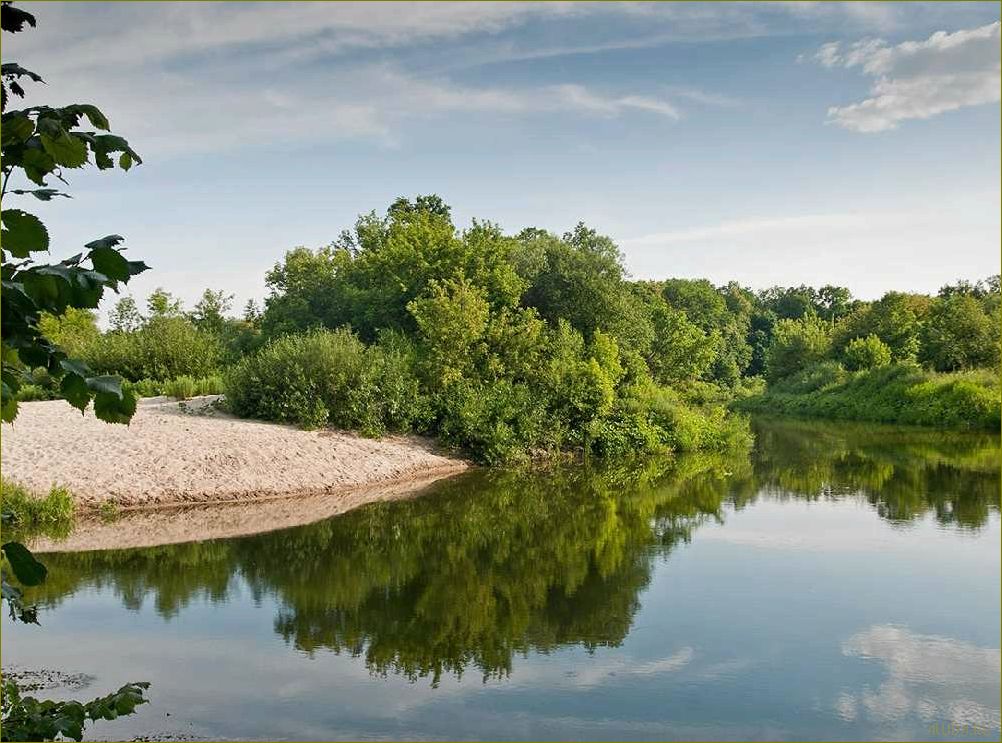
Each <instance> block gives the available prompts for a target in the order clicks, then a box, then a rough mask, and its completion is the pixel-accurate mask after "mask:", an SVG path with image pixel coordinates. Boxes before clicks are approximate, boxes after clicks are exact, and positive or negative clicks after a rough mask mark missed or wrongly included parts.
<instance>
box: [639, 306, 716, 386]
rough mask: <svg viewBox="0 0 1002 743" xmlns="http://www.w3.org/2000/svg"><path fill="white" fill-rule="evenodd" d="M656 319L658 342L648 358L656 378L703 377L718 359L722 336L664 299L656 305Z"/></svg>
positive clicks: (668, 381) (665, 381) (666, 380)
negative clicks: (697, 322) (692, 319)
mask: <svg viewBox="0 0 1002 743" xmlns="http://www.w3.org/2000/svg"><path fill="white" fill-rule="evenodd" d="M658 299H659V300H660V298H658ZM653 321H654V342H653V344H652V346H651V352H650V355H649V357H648V359H647V361H648V366H649V367H650V369H651V374H652V375H653V377H654V379H655V380H657V381H658V382H660V383H661V384H672V383H677V382H685V381H693V380H697V379H700V378H702V377H703V376H704V375H705V374H706V373H707V372H708V371H709V369H710V367H711V366H712V364H713V362H714V361H715V360H716V359H717V350H718V340H719V336H715V335H707V334H706V333H705V332H703V330H702V329H701V328H700V327H698V326H697V325H695V324H693V323H692V322H690V321H689V319H688V317H687V316H686V313H685V312H682V311H681V310H677V309H675V308H673V307H669V306H668V305H667V304H666V303H665V302H664V301H663V300H662V301H660V302H659V303H658V304H657V305H655V307H654V310H653Z"/></svg>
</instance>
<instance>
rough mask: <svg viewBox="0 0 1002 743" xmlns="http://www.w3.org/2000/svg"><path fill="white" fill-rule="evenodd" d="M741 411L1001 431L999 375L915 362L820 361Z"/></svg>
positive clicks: (740, 403) (746, 402)
mask: <svg viewBox="0 0 1002 743" xmlns="http://www.w3.org/2000/svg"><path fill="white" fill-rule="evenodd" d="M735 406H736V407H737V408H738V409H741V410H745V411H756V412H764V413H777V414H787V415H794V416H803V417H814V418H833V419H843V420H860V421H874V422H881V423H906V424H914V425H925V426H943V427H952V428H982V429H994V430H998V427H999V420H1000V415H1002V411H1000V407H1002V404H1000V395H999V378H998V374H997V373H996V372H995V371H993V370H989V369H982V370H977V371H968V372H949V373H938V372H930V371H927V370H924V369H922V368H921V367H919V366H917V365H914V364H892V365H885V366H879V367H876V368H873V369H868V370H862V371H858V372H850V371H846V370H845V369H844V368H843V367H842V366H840V365H839V364H837V363H835V362H831V361H828V362H822V363H820V364H816V365H815V366H812V367H809V368H807V369H804V370H803V371H801V372H798V373H797V374H794V375H792V376H790V377H788V378H787V379H785V380H783V381H782V382H779V383H776V384H773V385H771V386H770V387H769V389H768V390H767V391H766V392H765V394H762V395H758V396H754V397H749V398H746V399H744V400H741V401H738V402H736V403H735Z"/></svg>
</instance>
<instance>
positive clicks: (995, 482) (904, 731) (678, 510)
mask: <svg viewBox="0 0 1002 743" xmlns="http://www.w3.org/2000/svg"><path fill="white" fill-rule="evenodd" d="M753 428H754V432H755V434H756V445H755V448H754V449H753V450H752V451H751V452H750V453H743V452H741V453H732V454H730V455H713V456H711V455H698V456H688V457H682V458H679V459H676V460H661V461H648V462H645V463H642V464H639V465H638V464H636V463H634V464H631V465H628V466H627V465H622V466H618V467H617V466H612V467H610V466H606V467H589V466H560V467H553V468H547V469H546V470H543V471H478V472H471V473H469V474H467V475H462V476H460V477H458V478H454V479H450V480H448V481H445V482H442V483H439V484H437V485H434V486H432V487H431V488H430V489H429V492H428V494H426V495H424V496H422V497H420V498H416V499H410V500H403V501H396V502H387V503H377V504H372V505H369V506H365V507H363V508H360V509H358V510H356V511H353V512H351V513H348V514H344V515H341V516H337V517H334V518H331V519H327V520H324V521H320V522H318V523H314V524H310V525H308V526H302V527H296V528H291V529H285V530H281V531H274V532H269V533H266V534H260V535H256V536H251V537H242V538H237V539H229V540H213V541H206V542H197V543H189V544H180V545H171V546H164V547H154V548H147V549H132V550H109V551H95V552H83V553H67V554H51V555H48V556H47V557H46V561H47V563H48V565H49V568H50V578H49V580H48V581H47V582H46V584H45V585H44V586H42V587H41V588H40V589H39V590H37V591H35V592H34V594H33V598H34V599H35V600H36V601H38V603H39V605H40V612H39V614H40V621H41V622H42V626H41V627H22V626H15V625H13V624H12V623H10V622H9V621H6V620H5V623H4V630H5V631H4V633H3V657H4V665H5V667H7V666H9V665H11V664H14V665H20V666H24V667H28V666H36V667H41V666H44V667H47V668H52V667H55V668H60V669H64V670H65V671H66V672H68V673H77V674H87V675H89V676H93V677H94V681H93V683H92V684H91V687H90V688H89V689H87V690H85V691H80V690H79V689H78V690H75V691H74V692H73V693H68V692H67V695H68V696H76V697H88V696H96V695H97V694H99V693H103V692H104V691H106V690H110V689H111V688H117V686H118V685H120V684H121V683H124V682H125V681H129V680H149V681H151V682H152V683H153V686H152V688H151V695H152V698H153V703H152V704H151V705H148V706H147V707H146V708H143V711H142V712H141V713H140V714H138V715H136V716H134V717H132V718H125V719H122V720H118V721H115V722H113V723H103V724H102V725H101V726H99V727H96V728H95V730H94V733H93V734H92V737H102V736H104V737H111V738H120V737H133V736H138V735H150V734H154V735H156V734H158V732H159V733H163V734H169V735H180V734H185V735H188V736H194V737H199V736H201V737H208V738H210V739H218V738H258V739H268V740H274V739H292V740H296V739H314V740H317V739H320V740H322V739H359V738H408V739H413V738H446V739H449V738H452V739H457V738H458V739H609V738H616V739H654V740H657V739H686V738H702V739H760V738H766V739H791V740H792V739H800V740H803V739H878V738H879V739H886V738H905V739H913V740H914V739H921V740H943V739H964V740H968V739H969V740H997V739H998V737H999V733H998V726H999V691H1000V687H999V676H1000V667H999V644H1000V643H999V626H1000V593H999V590H1000V589H999V584H1000V569H999V560H1000V557H999V555H1000V518H999V488H1000V477H999V471H1000V464H1002V458H1000V450H999V437H998V436H997V435H992V434H987V433H949V434H948V433H944V432H942V431H937V430H930V429H916V428H901V427H891V426H875V425H870V424H852V423H850V424H841V423H840V424H825V423H820V422H809V421H796V420H789V419H787V420H775V419H773V420H768V419H762V418H755V419H753ZM91 692H93V693H91ZM59 693H60V692H59V691H58V690H56V691H54V692H53V696H54V697H56V696H58V694H59ZM168 713H169V715H168ZM964 726H966V727H964Z"/></svg>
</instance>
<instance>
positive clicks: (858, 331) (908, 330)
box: [835, 292, 924, 361]
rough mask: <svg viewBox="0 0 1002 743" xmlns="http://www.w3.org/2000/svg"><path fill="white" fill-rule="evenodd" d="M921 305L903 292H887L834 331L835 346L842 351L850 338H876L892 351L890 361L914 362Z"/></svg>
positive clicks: (851, 314) (853, 313) (921, 303)
mask: <svg viewBox="0 0 1002 743" xmlns="http://www.w3.org/2000/svg"><path fill="white" fill-rule="evenodd" d="M923 305H924V303H923V302H922V301H921V300H920V299H919V298H917V297H915V296H913V295H909V294H904V293H902V292H887V294H885V295H884V296H883V297H881V298H880V300H878V301H876V302H873V303H872V304H870V305H865V306H861V307H859V308H857V309H856V310H854V311H853V312H851V313H850V314H849V315H848V316H847V317H846V318H845V319H844V320H843V321H842V322H841V323H839V325H838V328H837V330H836V341H835V345H836V346H837V347H839V348H841V349H844V348H845V347H846V345H847V344H848V343H849V341H851V340H852V339H853V338H865V337H866V336H868V335H875V336H877V337H878V338H880V340H882V341H883V342H884V343H885V344H886V345H887V347H888V348H890V349H891V359H892V360H893V361H911V360H914V359H915V357H916V355H917V354H918V350H919V329H920V327H921V323H920V320H919V318H920V315H921V314H922V312H923V311H924V307H923Z"/></svg>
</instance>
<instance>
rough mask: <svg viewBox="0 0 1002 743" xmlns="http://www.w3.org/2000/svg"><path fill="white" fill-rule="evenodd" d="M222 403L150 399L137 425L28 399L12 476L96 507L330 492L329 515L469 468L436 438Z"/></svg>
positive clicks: (12, 450)
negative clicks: (291, 420) (246, 413)
mask: <svg viewBox="0 0 1002 743" xmlns="http://www.w3.org/2000/svg"><path fill="white" fill-rule="evenodd" d="M213 400H214V398H213V397H204V398H195V399H194V400H191V401H188V403H186V404H181V405H179V404H178V403H177V402H176V401H173V400H169V399H167V398H164V397H154V398H147V399H144V400H141V401H140V403H139V406H138V409H137V410H136V415H135V417H133V419H132V422H131V424H130V425H129V426H122V425H111V424H107V423H104V422H103V421H100V420H98V419H97V418H95V417H94V415H93V413H91V412H90V411H88V412H87V414H86V415H81V414H80V413H79V411H77V410H74V409H73V408H71V407H70V406H69V405H67V404H66V402H64V401H62V400H52V401H48V402H30V403H22V404H21V406H20V413H19V415H18V418H17V420H16V421H15V422H14V423H13V424H4V425H3V426H2V437H0V456H2V467H3V475H4V477H7V478H10V479H13V480H15V481H17V482H19V483H21V484H23V485H25V486H27V487H28V488H30V489H32V490H36V491H39V492H45V491H48V489H49V488H50V487H51V486H52V485H53V484H58V485H62V486H64V487H67V488H69V490H70V491H71V492H72V493H73V496H74V499H75V500H76V501H77V503H78V505H80V506H82V507H84V508H85V509H86V508H95V507H97V506H99V505H101V504H102V503H105V502H110V503H113V504H114V505H115V506H117V507H118V508H121V509H132V508H142V509H148V508H151V507H155V508H162V507H176V506H180V505H191V504H206V503H247V502H259V501H263V500H265V499H275V498H287V497H290V496H301V497H318V496H325V497H326V499H327V500H328V501H330V502H329V503H328V505H327V507H326V508H325V509H321V510H328V509H330V508H333V507H335V506H337V504H338V501H339V500H341V501H343V502H344V503H343V504H344V505H347V504H348V503H353V504H354V505H361V504H362V503H364V502H370V501H373V500H379V499H381V498H383V497H387V494H388V493H392V492H397V491H399V490H400V489H401V488H403V489H404V490H406V489H407V488H408V487H410V488H411V489H414V488H419V487H421V486H423V485H426V484H428V482H429V478H431V479H437V478H440V477H444V476H447V475H450V474H455V473H458V472H461V471H462V470H464V469H466V468H467V467H468V466H469V464H468V463H467V462H465V461H463V460H461V459H457V458H455V457H451V456H448V455H446V454H442V453H440V452H438V451H437V450H436V448H435V446H434V444H433V443H432V442H430V441H428V440H426V439H421V438H418V437H411V436H407V437H404V436H392V437H385V438H383V439H379V440H374V439H365V438H362V437H360V436H356V435H354V434H351V433H345V432H340V431H301V430H299V429H296V428H293V427H291V426H282V425H277V424H273V423H262V422H259V421H248V420H241V419H238V418H234V417H233V416H230V415H227V414H225V413H222V412H220V411H218V410H216V409H215V408H213V407H212V406H211V403H212V402H213ZM411 481H413V483H411ZM391 484H392V486H393V487H380V486H389V485H391ZM381 494H382V495H381ZM352 507H354V506H352ZM255 520H256V519H255ZM246 533H249V532H246ZM193 538H198V537H193ZM136 546H138V545H136Z"/></svg>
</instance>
